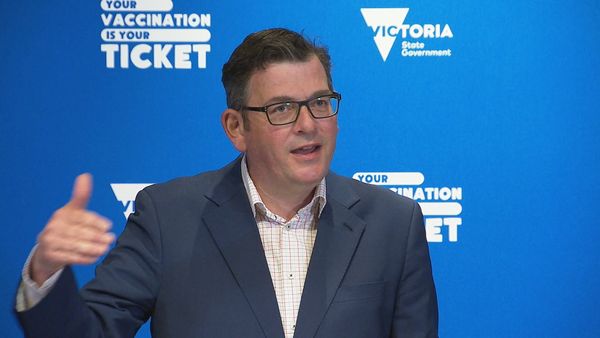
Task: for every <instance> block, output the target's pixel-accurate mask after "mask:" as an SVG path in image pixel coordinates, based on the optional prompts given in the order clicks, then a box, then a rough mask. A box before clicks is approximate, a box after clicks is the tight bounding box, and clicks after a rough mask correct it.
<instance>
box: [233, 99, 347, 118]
mask: <svg viewBox="0 0 600 338" xmlns="http://www.w3.org/2000/svg"><path fill="white" fill-rule="evenodd" d="M324 97H329V98H335V99H336V100H337V101H338V103H337V106H336V109H335V112H334V113H333V114H331V115H329V116H315V114H313V112H312V110H310V106H309V105H308V103H309V102H311V101H314V100H317V99H320V98H324ZM341 101H342V94H340V93H336V92H332V93H331V94H325V95H319V96H315V97H313V98H310V99H308V100H304V101H282V102H276V103H271V104H268V105H266V106H262V107H248V106H242V107H241V109H242V110H250V111H258V112H263V113H265V115H266V116H267V121H269V123H270V124H272V125H274V126H284V125H286V124H292V123H294V122H296V121H297V120H298V116H300V110H301V109H302V106H306V108H307V109H308V112H309V113H310V116H312V117H313V118H314V119H317V120H318V119H327V118H330V117H333V116H335V115H337V114H338V112H339V110H340V102H341ZM283 103H296V104H298V111H296V117H295V118H294V119H293V120H292V121H290V122H286V123H273V122H272V121H271V118H270V117H269V114H268V113H267V111H268V110H269V108H270V107H273V106H276V105H280V104H283Z"/></svg>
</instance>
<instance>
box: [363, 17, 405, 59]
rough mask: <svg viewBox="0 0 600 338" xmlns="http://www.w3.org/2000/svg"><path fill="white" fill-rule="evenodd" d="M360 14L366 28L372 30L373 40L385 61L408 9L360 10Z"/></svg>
mask: <svg viewBox="0 0 600 338" xmlns="http://www.w3.org/2000/svg"><path fill="white" fill-rule="evenodd" d="M360 12H361V14H362V16H363V19H364V20H365V23H366V24H367V26H369V27H371V29H372V30H373V33H374V36H373V40H374V41H375V45H376V46H377V49H378V50H379V54H381V58H382V59H383V61H385V60H386V59H387V57H388V55H389V54H390V51H391V50H392V47H393V46H394V42H395V41H396V35H397V34H398V32H399V31H400V29H401V26H402V25H403V24H404V19H405V18H406V15H407V14H408V8H361V9H360Z"/></svg>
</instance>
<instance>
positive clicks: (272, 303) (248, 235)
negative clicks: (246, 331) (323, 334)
mask: <svg viewBox="0 0 600 338" xmlns="http://www.w3.org/2000/svg"><path fill="white" fill-rule="evenodd" d="M228 168H229V169H230V170H229V173H226V174H225V176H223V180H222V181H221V182H218V183H217V184H216V186H215V189H214V192H213V193H212V194H211V195H210V196H208V195H207V196H206V197H207V198H208V199H209V200H211V201H212V202H213V203H208V204H207V207H206V210H205V213H204V216H203V221H204V223H205V224H206V226H207V227H208V229H209V231H210V233H211V235H212V236H213V238H214V241H215V243H216V245H217V246H218V247H219V250H220V251H221V254H222V255H223V257H224V258H225V261H226V262H227V265H228V267H229V269H230V270H231V272H232V274H233V275H234V277H235V279H236V281H237V282H238V284H239V286H240V288H241V289H242V291H243V292H244V295H245V296H246V299H247V300H248V303H249V304H250V307H251V308H252V310H253V312H254V315H255V316H256V319H257V320H258V322H259V324H260V326H261V328H262V329H263V331H264V333H265V336H266V337H273V338H275V337H278V338H280V337H283V336H284V333H283V327H282V325H281V318H280V315H279V308H278V305H277V298H276V296H275V291H274V288H273V283H272V281H271V275H270V273H269V268H268V265H267V260H266V258H265V254H264V251H263V249H262V243H261V239H260V234H259V232H258V228H257V226H256V222H255V220H254V218H253V216H252V209H251V208H250V203H249V202H248V197H247V195H246V193H245V190H244V185H243V182H242V178H241V174H240V166H239V160H238V161H237V162H236V163H235V164H234V165H233V166H229V167H228Z"/></svg>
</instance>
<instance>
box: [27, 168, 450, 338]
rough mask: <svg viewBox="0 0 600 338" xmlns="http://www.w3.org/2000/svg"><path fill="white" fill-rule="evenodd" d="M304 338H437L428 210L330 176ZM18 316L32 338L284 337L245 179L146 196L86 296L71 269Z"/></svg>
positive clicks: (216, 174)
mask: <svg viewBox="0 0 600 338" xmlns="http://www.w3.org/2000/svg"><path fill="white" fill-rule="evenodd" d="M326 181H327V204H326V206H325V208H324V209H323V212H322V214H321V217H320V219H319V222H318V231H317V237H316V240H315V245H314V249H313V253H312V257H311V260H310V264H309V267H308V272H307V276H306V281H305V286H304V292H303V294H302V299H301V304H300V309H299V313H298V320H297V322H296V331H295V335H294V337H345V338H351V337H357V338H358V337H364V338H373V337H437V325H438V313H437V299H436V293H435V287H434V283H433V278H432V273H431V263H430V258H429V251H428V247H427V242H426V239H425V229H424V226H423V217H422V214H421V211H420V208H419V206H418V204H417V203H415V202H414V201H412V200H410V199H407V198H404V197H402V196H399V195H397V194H394V193H393V192H391V191H388V190H385V189H381V188H377V187H374V186H370V185H367V184H363V183H360V182H357V181H355V180H352V179H348V178H343V177H340V176H337V175H335V174H333V173H330V174H329V175H328V176H327V178H326ZM17 316H18V317H19V320H20V322H21V324H22V326H23V328H24V331H25V334H26V336H28V337H44V338H49V337H77V338H79V337H132V336H134V335H135V332H136V331H137V330H138V328H139V327H140V326H141V325H142V324H143V323H144V322H145V321H146V320H148V319H149V318H151V320H152V321H151V331H152V335H153V337H171V338H184V337H210V338H215V337H227V338H232V337H269V338H280V337H283V328H282V324H281V318H280V315H279V310H278V305H277V300H276V297H275V291H274V289H273V284H272V282H271V277H270V274H269V269H268V266H267V262H266V259H265V255H264V251H263V248H262V244H261V240H260V235H259V232H258V228H257V226H256V222H255V221H254V218H253V216H252V211H251V209H250V203H249V201H248V197H247V194H246V191H245V189H244V185H243V181H242V178H241V172H240V160H239V159H238V160H236V161H234V162H232V163H231V164H229V165H228V166H226V167H224V168H222V169H221V170H218V171H213V172H208V173H204V174H200V175H197V176H194V177H189V178H180V179H176V180H174V181H171V182H169V183H165V184H158V185H153V186H150V187H147V188H146V189H144V190H142V191H141V192H140V193H139V194H138V196H137V198H136V211H135V213H134V214H132V215H131V216H130V217H129V219H128V221H127V225H126V227H125V230H124V231H123V233H122V234H121V236H120V237H119V239H118V241H117V244H116V246H115V248H114V249H113V250H112V251H111V252H110V253H109V254H108V255H107V257H106V258H105V259H104V261H103V262H102V263H101V264H100V265H99V266H98V267H97V269H96V278H95V279H94V280H92V281H91V282H89V283H88V284H87V285H86V286H85V287H83V288H82V290H81V291H80V292H77V287H76V283H75V279H74V277H73V273H72V271H71V269H70V268H67V269H65V271H64V272H63V274H62V275H61V277H60V278H59V280H58V282H57V284H56V285H55V286H54V288H53V289H52V291H51V292H50V293H49V295H48V296H47V297H46V298H44V299H43V300H42V301H41V302H40V303H39V304H37V305H36V306H35V307H33V308H32V309H30V310H28V311H25V312H21V313H18V314H17Z"/></svg>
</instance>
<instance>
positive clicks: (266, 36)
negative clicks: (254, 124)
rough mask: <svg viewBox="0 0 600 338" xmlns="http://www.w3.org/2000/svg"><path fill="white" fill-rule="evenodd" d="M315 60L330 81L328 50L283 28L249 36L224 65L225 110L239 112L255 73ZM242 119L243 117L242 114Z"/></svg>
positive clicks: (329, 82)
mask: <svg viewBox="0 0 600 338" xmlns="http://www.w3.org/2000/svg"><path fill="white" fill-rule="evenodd" d="M313 55H314V56H316V57H317V58H318V59H319V61H321V64H322V65H323V68H324V69H325V74H327V85H328V86H329V89H331V90H333V85H332V81H331V59H330V57H329V53H328V51H327V48H326V47H324V46H318V45H316V44H315V43H314V42H311V41H309V40H307V39H306V38H305V37H303V36H302V35H300V34H298V33H296V32H293V31H290V30H288V29H285V28H272V29H267V30H263V31H259V32H256V33H252V34H250V35H248V36H247V37H246V38H245V39H244V41H243V42H242V43H241V44H240V45H239V46H238V47H237V48H236V49H235V50H234V51H233V53H232V54H231V56H230V57H229V60H228V61H227V63H225V64H224V65H223V75H222V77H221V81H222V82H223V86H224V87H225V93H226V95H227V107H228V108H231V109H235V110H240V109H241V107H242V106H244V105H245V104H246V100H247V98H248V97H247V95H248V93H247V87H248V82H249V81H250V77H251V76H252V74H254V72H255V71H257V70H264V69H266V68H267V67H268V66H269V65H271V64H273V63H279V62H305V61H308V60H309V59H310V58H311V57H312V56H313ZM243 115H244V117H245V114H243Z"/></svg>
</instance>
